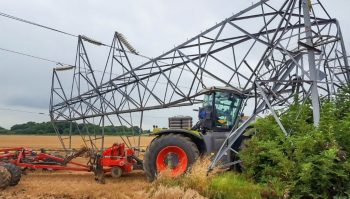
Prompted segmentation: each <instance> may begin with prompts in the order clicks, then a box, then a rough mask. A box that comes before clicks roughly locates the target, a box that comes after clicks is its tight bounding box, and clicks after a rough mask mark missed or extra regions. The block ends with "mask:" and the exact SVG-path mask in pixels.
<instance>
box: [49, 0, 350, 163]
mask: <svg viewBox="0 0 350 199" xmlns="http://www.w3.org/2000/svg"><path fill="white" fill-rule="evenodd" d="M122 40H123V39H121V37H120V34H119V33H116V34H115V37H114V40H113V43H112V45H111V46H112V47H111V48H110V53H109V56H108V60H107V62H106V65H105V68H104V70H103V72H102V73H97V72H96V71H94V68H93V66H92V65H91V63H90V61H89V58H88V56H87V53H86V51H85V48H84V42H86V41H89V40H84V38H81V37H80V38H79V42H78V52H77V58H76V64H75V67H74V74H73V81H72V84H70V87H68V89H67V88H64V86H63V85H62V79H61V80H60V75H61V72H60V70H62V68H59V69H60V70H54V72H53V80H52V95H51V106H50V114H51V119H52V121H53V123H54V126H55V128H56V132H57V134H58V135H60V140H61V142H62V144H63V146H64V147H70V145H69V144H68V145H67V144H66V143H65V141H64V138H65V137H64V135H68V137H67V138H68V139H67V140H69V141H70V140H71V138H69V137H70V135H71V134H70V132H61V131H60V122H70V123H71V129H72V128H78V130H79V132H80V133H81V135H82V136H83V139H84V140H85V141H86V143H90V144H91V147H95V148H97V145H96V144H95V143H96V140H99V139H100V140H101V141H102V145H100V146H103V135H104V131H103V127H104V126H106V125H116V126H117V125H119V126H135V119H133V118H135V117H136V118H137V121H138V122H137V126H138V127H139V128H138V129H137V132H134V133H133V135H140V134H141V132H142V123H143V113H144V112H145V111H148V110H155V109H164V108H172V107H180V106H191V105H194V104H197V103H200V102H201V98H200V96H199V94H200V91H201V90H202V89H203V88H209V87H211V86H226V87H232V88H236V89H239V90H241V91H242V92H244V93H245V94H246V95H247V96H249V97H248V98H247V99H246V101H245V105H246V106H245V108H244V110H242V112H244V113H245V114H246V115H250V117H249V119H248V120H247V121H245V122H244V123H243V124H242V125H241V126H240V127H239V128H236V129H233V130H232V131H231V132H230V134H229V136H228V137H227V139H226V141H225V143H224V144H223V145H222V147H221V149H220V150H219V151H218V152H217V154H216V156H215V158H214V159H213V162H212V164H211V166H210V167H211V168H213V167H214V166H216V165H217V163H218V162H219V161H220V159H221V158H222V157H223V156H224V154H225V153H226V152H227V151H228V150H231V147H230V146H232V144H233V143H235V141H236V140H237V139H238V137H239V136H240V135H241V134H242V133H243V132H244V130H245V129H246V128H247V127H248V125H249V124H250V123H251V122H253V121H254V119H255V118H256V116H258V115H259V114H262V113H264V112H265V111H269V112H270V113H272V114H273V115H274V117H275V119H276V121H277V122H278V124H279V125H280V127H281V129H282V130H283V132H284V133H285V134H288V133H289V132H288V130H287V129H285V128H284V127H283V125H282V124H281V122H280V121H279V118H278V115H277V114H276V110H280V109H283V108H285V107H288V106H289V105H290V104H291V103H293V100H295V99H298V100H299V101H300V102H301V103H303V102H305V101H306V100H307V99H310V98H311V100H312V105H313V115H314V124H315V125H317V124H318V122H319V114H320V107H319V100H320V98H331V97H332V96H333V95H334V94H335V93H336V92H337V90H338V88H339V87H341V86H342V85H343V84H345V83H346V82H348V81H349V78H350V70H349V64H348V60H347V54H346V50H345V45H344V40H343V37H342V33H341V29H340V26H339V23H338V21H337V20H336V19H334V18H332V17H331V16H330V15H329V14H328V12H327V11H326V10H325V8H324V6H323V5H322V4H321V2H320V1H319V0H316V1H309V0H260V1H259V2H258V3H255V4H253V5H252V6H250V7H248V8H246V9H244V10H243V11H241V12H239V13H237V14H235V15H233V16H231V17H229V18H227V19H225V20H223V21H222V22H220V23H218V24H217V25H215V26H213V27H211V28H209V29H208V30H206V31H204V32H202V33H201V34H199V35H197V36H195V37H193V38H192V39H190V40H188V41H186V42H185V43H183V44H181V45H179V46H176V47H175V48H173V49H172V50H170V51H168V52H166V53H164V54H162V55H160V56H158V57H156V58H154V59H150V60H148V61H146V62H145V63H143V64H141V65H136V64H134V62H133V59H131V58H130V56H132V53H135V52H136V51H135V49H130V44H126V42H125V41H124V42H123V41H122ZM124 40H125V39H124ZM90 43H91V42H90ZM128 45H129V47H128ZM126 48H129V49H126ZM130 51H131V52H130ZM135 56H136V55H135ZM62 73H63V72H62ZM184 85H185V86H184ZM81 124H86V125H81ZM89 124H98V125H99V126H101V127H102V128H101V129H102V130H101V129H99V132H96V131H94V129H91V128H89ZM74 125H75V126H76V127H74ZM124 139H126V140H125V142H126V143H127V144H130V140H129V139H128V137H126V138H124ZM136 143H137V144H138V145H137V144H136V145H135V146H134V147H136V149H137V148H138V147H139V143H140V142H139V140H138V141H136ZM232 164H234V163H232Z"/></svg>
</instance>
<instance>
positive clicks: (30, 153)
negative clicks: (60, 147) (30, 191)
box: [0, 144, 139, 182]
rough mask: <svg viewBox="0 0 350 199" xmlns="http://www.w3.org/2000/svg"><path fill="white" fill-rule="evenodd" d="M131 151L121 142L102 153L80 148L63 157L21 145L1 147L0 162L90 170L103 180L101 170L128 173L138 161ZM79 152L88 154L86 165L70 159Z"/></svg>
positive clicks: (26, 167) (24, 165)
mask: <svg viewBox="0 0 350 199" xmlns="http://www.w3.org/2000/svg"><path fill="white" fill-rule="evenodd" d="M134 153H135V151H134V150H133V149H131V148H125V145H124V144H113V146H112V147H110V148H107V149H105V150H104V151H103V152H102V155H96V154H90V153H89V151H88V150H87V149H85V148H83V149H81V150H79V151H78V152H76V153H73V154H72V155H70V156H67V157H66V158H62V157H58V156H55V155H52V154H49V153H46V152H45V151H44V150H41V152H39V153H38V152H36V151H34V150H32V149H30V148H24V147H18V148H4V149H0V164H1V163H11V164H14V165H16V166H18V167H21V168H22V169H48V170H65V171H86V172H94V173H95V175H96V176H97V177H96V179H97V180H99V181H101V182H103V176H104V174H105V173H108V172H111V174H112V176H113V177H119V176H121V174H122V173H123V172H131V171H132V170H133V168H134V165H135V164H136V163H138V162H139V161H138V160H137V159H136V158H135V157H134ZM83 154H88V156H89V158H90V160H89V161H88V163H87V164H82V163H78V162H74V161H72V160H74V159H75V158H77V157H79V156H82V155H83Z"/></svg>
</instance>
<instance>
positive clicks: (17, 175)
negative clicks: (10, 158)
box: [3, 163, 22, 186]
mask: <svg viewBox="0 0 350 199" xmlns="http://www.w3.org/2000/svg"><path fill="white" fill-rule="evenodd" d="M3 167H5V168H6V169H7V170H8V171H9V172H10V174H11V179H10V186H15V185H17V184H18V183H19V181H20V180H21V177H22V170H21V168H19V167H18V166H16V165H14V164H9V163H8V164H4V165H3Z"/></svg>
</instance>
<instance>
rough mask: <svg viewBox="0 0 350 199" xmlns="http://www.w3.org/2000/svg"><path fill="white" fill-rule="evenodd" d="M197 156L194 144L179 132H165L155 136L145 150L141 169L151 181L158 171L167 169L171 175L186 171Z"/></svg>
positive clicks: (174, 175) (197, 152)
mask: <svg viewBox="0 0 350 199" xmlns="http://www.w3.org/2000/svg"><path fill="white" fill-rule="evenodd" d="M198 156H199V151H198V148H197V146H196V144H195V143H194V142H193V141H192V140H191V139H190V138H189V137H185V136H183V135H181V134H167V135H162V136H159V137H157V138H155V139H154V140H153V141H152V143H151V144H150V145H149V147H148V148H147V150H146V154H145V157H144V160H143V169H144V171H145V173H146V177H147V179H148V181H150V182H152V181H154V180H155V179H156V178H157V175H158V174H159V173H160V172H163V171H165V170H169V172H170V173H169V174H170V176H172V177H176V176H179V175H182V174H184V173H185V172H187V171H188V170H189V169H190V167H191V165H192V164H193V163H194V162H195V161H196V159H197V158H198Z"/></svg>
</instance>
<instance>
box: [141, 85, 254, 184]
mask: <svg viewBox="0 0 350 199" xmlns="http://www.w3.org/2000/svg"><path fill="white" fill-rule="evenodd" d="M199 95H203V96H204V99H203V104H202V107H201V108H199V110H195V111H198V122H197V123H196V124H195V125H194V126H193V127H192V128H190V129H186V128H181V126H180V127H178V128H175V129H162V130H155V131H154V132H153V133H152V134H153V135H155V138H154V139H153V140H152V142H151V144H150V145H149V147H148V148H147V150H146V153H145V157H144V161H143V168H144V171H145V173H146V176H147V179H148V180H149V181H153V180H155V179H156V177H157V174H158V173H160V172H162V171H165V170H169V171H170V172H169V175H170V176H172V177H176V176H179V175H182V174H184V173H185V172H186V171H187V170H188V169H189V168H190V166H191V165H192V164H193V163H194V162H195V161H196V159H197V158H198V157H199V156H202V155H212V154H215V153H216V152H217V151H218V150H219V149H220V147H221V145H222V144H223V142H224V141H225V139H226V138H227V136H228V134H229V133H230V131H231V130H232V129H233V128H236V127H237V126H238V125H239V123H240V121H241V118H242V116H243V114H242V113H241V110H242V105H243V100H244V99H245V98H247V96H246V94H244V92H241V91H239V90H238V89H234V88H231V87H211V88H208V89H204V90H202V91H201V92H200V93H199ZM244 137H245V136H244V135H242V136H240V139H239V140H238V141H237V142H236V143H235V144H234V145H233V146H232V151H231V152H230V153H228V154H226V157H224V158H223V161H224V162H223V163H225V162H227V163H228V162H233V160H234V159H235V158H237V157H235V153H233V151H238V150H239V148H240V145H241V143H242V140H244V139H246V138H244Z"/></svg>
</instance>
